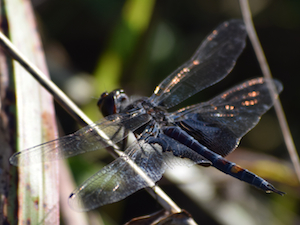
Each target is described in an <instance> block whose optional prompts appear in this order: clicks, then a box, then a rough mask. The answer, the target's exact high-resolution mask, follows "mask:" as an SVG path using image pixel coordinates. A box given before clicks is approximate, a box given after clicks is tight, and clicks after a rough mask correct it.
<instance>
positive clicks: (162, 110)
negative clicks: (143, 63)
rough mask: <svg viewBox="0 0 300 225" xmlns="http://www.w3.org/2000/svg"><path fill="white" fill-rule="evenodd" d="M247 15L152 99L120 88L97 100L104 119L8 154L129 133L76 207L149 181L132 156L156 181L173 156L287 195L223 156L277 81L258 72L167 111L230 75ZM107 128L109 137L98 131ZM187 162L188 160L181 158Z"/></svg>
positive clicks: (43, 154)
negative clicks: (124, 145) (134, 97)
mask: <svg viewBox="0 0 300 225" xmlns="http://www.w3.org/2000/svg"><path fill="white" fill-rule="evenodd" d="M245 39H246V30H245V26H244V24H243V22H242V21H240V20H231V21H228V22H224V23H223V24H221V25H219V26H218V27H217V28H216V29H215V30H214V31H213V32H212V33H211V34H210V35H209V36H207V38H206V39H205V40H204V41H203V43H202V44H201V45H200V47H199V48H198V50H197V51H196V53H195V54H194V55H193V56H192V58H191V59H190V60H188V61H187V62H186V63H185V64H183V65H182V66H181V67H179V68H178V69H177V70H175V71H174V72H173V73H172V74H170V75H169V76H168V77H167V78H166V79H165V80H163V82H162V83H161V84H159V85H158V86H157V87H156V88H155V90H154V93H153V94H152V96H151V97H149V98H146V97H141V98H139V99H137V100H134V101H130V99H129V98H128V97H127V95H126V94H125V93H124V92H123V91H122V90H116V91H113V92H111V93H110V94H108V93H104V94H102V96H101V98H100V100H99V102H98V106H99V107H100V108H101V109H102V112H103V114H104V115H105V116H106V117H105V118H103V119H101V120H99V121H98V122H96V123H94V124H91V125H88V126H86V127H84V128H82V129H80V130H78V131H77V132H75V133H74V134H70V135H68V136H65V137H62V138H59V139H56V140H53V141H50V142H47V143H44V144H41V145H38V146H35V147H32V148H29V149H26V150H24V151H21V152H18V153H16V154H14V155H13V156H12V157H11V158H10V162H11V164H13V165H19V166H24V165H31V164H32V163H35V162H37V161H38V160H40V159H41V158H42V160H43V159H44V161H51V160H57V159H61V158H68V157H71V156H75V155H78V154H81V153H85V152H89V151H94V150H99V149H102V148H105V147H107V145H108V144H106V143H107V141H108V140H109V141H111V143H119V142H122V141H123V140H124V139H125V138H127V136H128V135H129V134H133V135H134V137H135V141H133V143H130V144H129V146H128V147H127V148H126V150H125V152H124V153H125V154H126V155H125V156H124V157H119V158H118V159H116V160H114V161H113V162H112V163H110V164H109V165H107V166H105V167H104V168H103V169H101V170H100V171H99V172H97V173H96V174H94V175H93V176H92V177H90V178H89V179H88V180H86V181H85V182H84V183H83V184H82V185H80V186H79V187H78V188H77V189H76V190H75V191H74V192H73V193H72V194H71V195H70V198H69V202H70V205H71V207H73V208H75V209H77V210H83V211H85V210H90V209H93V208H96V207H99V206H102V205H106V204H109V203H113V202H117V201H119V200H122V199H124V198H125V197H127V196H129V195H130V194H132V193H134V192H136V191H137V190H139V189H142V188H145V187H147V186H149V184H148V183H147V182H145V181H144V178H142V177H141V176H140V175H139V174H138V173H136V172H135V171H134V170H133V169H132V168H131V166H130V165H129V164H128V162H127V161H128V157H130V158H131V159H132V160H133V161H134V162H135V163H136V164H137V165H138V166H139V167H140V168H141V169H142V170H143V171H144V172H145V173H146V174H147V175H148V176H149V178H151V179H152V180H153V182H157V181H158V180H159V179H160V178H161V177H162V174H163V173H164V171H165V169H166V168H168V167H170V166H172V161H173V160H176V161H181V160H182V161H190V162H191V164H192V163H193V164H199V165H202V166H213V167H215V168H217V169H218V170H220V171H222V172H224V173H226V174H229V175H231V176H233V177H235V178H238V179H240V180H242V181H245V182H247V183H249V184H252V185H254V186H255V187H257V188H259V189H262V190H264V191H266V192H275V193H277V194H280V195H283V194H284V193H283V192H281V191H279V190H277V189H275V188H274V187H273V186H272V185H271V184H270V183H268V182H267V181H266V180H264V179H262V178H260V177H258V176H257V175H255V174H253V173H251V172H250V171H248V170H246V169H243V168H241V167H240V166H238V165H236V164H234V163H232V162H229V161H228V160H226V159H224V158H223V157H225V156H226V155H228V154H229V153H231V152H232V151H233V150H234V149H235V148H236V147H237V146H238V144H239V141H240V139H241V138H242V137H243V136H244V135H245V134H246V133H247V132H248V131H249V130H251V129H252V128H253V127H254V126H255V125H256V124H257V123H258V122H259V120H260V117H261V116H262V115H263V114H264V113H265V112H266V111H267V110H268V109H269V108H270V107H271V106H272V105H273V101H274V98H276V97H277V95H276V96H272V95H271V94H270V92H269V89H268V84H274V86H275V89H276V91H277V93H280V92H281V90H282V85H281V83H280V82H279V81H277V80H272V79H270V80H268V79H264V78H256V79H252V80H248V81H246V82H244V83H242V84H240V85H237V86H235V87H233V88H231V89H230V90H228V91H226V92H224V93H222V94H220V95H218V96H217V97H215V98H213V99H211V100H209V101H207V102H202V103H199V104H196V105H192V106H188V107H186V108H182V109H180V110H178V111H175V112H171V113H170V112H167V109H169V108H171V107H173V106H176V105H177V104H178V103H180V102H182V101H183V100H185V99H187V98H189V97H190V96H192V95H194V94H195V93H197V92H199V91H201V90H203V89H204V88H207V87H209V86H211V85H213V84H215V83H217V82H219V81H220V80H222V79H223V78H224V77H226V76H227V74H228V73H229V72H230V71H231V70H232V68H233V67H234V65H235V62H236V60H237V58H238V56H239V55H240V53H241V52H242V50H243V48H244V46H245ZM97 130H102V131H103V132H104V133H105V134H106V136H107V139H106V138H103V137H100V136H99V135H98V132H97ZM181 158H183V159H189V160H183V159H181Z"/></svg>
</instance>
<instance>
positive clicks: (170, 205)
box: [0, 32, 181, 213]
mask: <svg viewBox="0 0 300 225" xmlns="http://www.w3.org/2000/svg"><path fill="white" fill-rule="evenodd" d="M0 45H1V46H2V47H3V48H4V49H5V50H6V51H7V52H8V53H9V54H10V55H11V56H12V57H13V58H14V59H15V60H16V61H18V62H19V63H20V64H21V65H22V66H23V67H24V68H25V69H26V70H27V71H28V72H29V73H30V74H31V75H32V76H33V77H34V78H35V79H36V80H37V81H38V82H39V83H40V84H41V85H42V86H43V87H44V88H45V89H46V90H47V91H49V92H50V93H51V94H52V95H53V97H54V99H55V100H56V101H57V102H58V103H59V104H60V105H61V106H62V107H63V108H64V109H65V110H66V111H67V112H68V113H69V114H70V115H71V116H72V117H73V118H74V119H75V120H76V121H78V123H80V124H81V125H82V126H86V125H88V124H91V123H93V121H91V120H90V119H89V118H88V117H87V116H86V115H85V114H84V113H83V112H82V111H81V110H80V109H79V108H78V107H77V106H76V105H75V104H74V103H73V102H72V101H71V100H70V99H69V98H68V97H67V96H66V95H65V94H64V92H63V91H61V90H60V89H59V88H58V87H57V86H56V85H55V84H54V83H53V82H52V81H51V80H50V79H48V78H47V77H46V75H45V74H43V72H42V71H41V70H39V69H38V68H37V67H36V66H35V65H34V64H32V63H31V62H29V61H28V60H27V59H26V57H25V56H24V55H23V54H22V53H21V52H19V51H18V49H16V47H15V46H14V45H13V44H12V43H11V42H10V41H9V40H8V39H7V37H6V36H5V35H4V34H3V33H1V32H0ZM97 132H98V134H99V135H100V136H101V137H103V140H108V137H107V136H106V134H105V133H104V132H102V131H101V130H99V129H97ZM108 144H109V145H110V147H111V148H110V149H109V152H110V153H111V154H112V155H113V156H114V157H119V156H122V155H123V154H124V153H123V152H121V151H118V149H119V148H118V146H117V145H115V144H114V143H112V142H111V141H108ZM127 158H128V160H127V162H128V163H129V164H130V165H131V166H132V168H133V169H134V170H135V171H136V172H137V173H138V174H140V176H141V177H143V178H144V179H145V180H146V181H147V182H148V184H149V186H150V187H151V188H152V190H153V191H152V190H151V189H150V190H151V191H148V192H149V193H150V194H151V195H152V196H153V197H154V198H155V199H156V200H157V201H158V202H159V203H160V204H161V205H162V207H164V209H165V210H167V211H171V212H172V213H179V212H181V209H180V208H179V207H178V206H177V205H176V203H175V202H173V200H172V199H171V198H170V197H169V196H168V195H167V194H165V193H164V192H163V190H161V189H160V188H159V187H158V186H156V185H155V184H154V183H153V181H152V180H151V179H150V178H149V177H148V176H147V175H146V174H145V173H144V172H143V171H142V170H141V169H140V168H139V167H138V166H137V165H136V164H135V163H134V162H133V161H132V160H130V158H129V157H127ZM146 190H149V188H148V189H146ZM157 196H158V197H157Z"/></svg>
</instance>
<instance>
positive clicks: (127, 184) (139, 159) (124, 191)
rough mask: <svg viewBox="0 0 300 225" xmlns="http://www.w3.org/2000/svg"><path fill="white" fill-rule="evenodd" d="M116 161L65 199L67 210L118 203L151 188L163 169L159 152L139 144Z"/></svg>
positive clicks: (148, 145) (142, 143)
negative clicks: (133, 166) (136, 168)
mask: <svg viewBox="0 0 300 225" xmlns="http://www.w3.org/2000/svg"><path fill="white" fill-rule="evenodd" d="M125 154H126V155H127V156H122V157H119V158H118V159H116V160H114V161H113V162H112V163H110V164H109V165H107V166H105V167H104V168H103V169H101V170H100V171H99V172H98V173H96V174H94V175H93V176H92V177H90V178H89V179H88V180H86V181H85V182H84V183H83V184H82V185H80V186H79V187H78V188H77V189H76V190H75V191H74V192H73V193H72V194H71V195H70V198H69V204H70V206H71V207H72V208H73V209H75V210H77V211H87V210H90V209H94V208H97V207H99V206H103V205H106V204H109V203H113V202H117V201H120V200H122V199H124V198H126V197H127V196H129V195H130V194H132V193H134V192H136V191H138V190H140V189H142V188H145V187H149V186H154V184H155V182H156V181H158V180H159V179H160V178H161V177H162V174H163V173H164V171H165V168H166V167H167V164H166V163H165V162H164V157H163V155H162V153H161V149H157V147H155V146H154V144H148V143H145V142H144V141H143V140H142V141H139V142H134V144H131V145H130V146H129V147H128V148H127V150H126V151H125ZM129 158H130V159H131V160H132V161H134V162H135V164H136V165H137V166H138V167H139V168H140V169H141V170H142V171H143V172H144V173H145V174H146V175H147V176H148V177H149V178H150V181H147V178H146V179H145V177H143V176H141V175H140V174H139V173H138V172H136V171H135V170H133V168H132V165H130V163H129V162H128V159H129Z"/></svg>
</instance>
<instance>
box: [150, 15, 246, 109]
mask: <svg viewBox="0 0 300 225" xmlns="http://www.w3.org/2000/svg"><path fill="white" fill-rule="evenodd" d="M245 39H246V29H245V26H244V24H243V22H242V21H241V20H230V21H228V22H224V23H223V24H221V25H219V26H218V27H217V28H216V29H215V30H214V31H213V32H212V33H211V34H210V35H209V36H207V37H206V39H205V40H204V41H203V42H202V44H201V45H200V47H199V48H198V49H197V51H196V53H195V54H194V55H193V56H192V58H191V59H190V60H189V61H187V62H186V63H185V64H183V65H182V66H181V67H179V68H178V69H177V70H175V71H174V72H173V73H172V74H170V75H169V76H168V77H167V78H166V79H165V80H164V81H163V82H162V83H161V84H159V85H158V86H157V87H156V89H155V91H154V94H153V95H152V96H151V97H150V99H151V101H152V102H153V103H154V104H155V105H160V106H164V107H166V108H171V107H173V106H175V105H177V104H178V103H180V102H181V101H183V100H185V99H187V98H189V97H190V96H192V95H194V94H196V93H197V92H199V91H201V90H203V89H204V88H206V87H209V86H211V85H213V84H215V83H217V82H219V81H220V80H222V79H223V78H224V77H225V76H227V74H228V73H229V72H230V71H231V70H232V68H233V67H234V65H235V62H236V60H237V58H238V56H239V55H240V54H241V52H242V50H243V49H244V47H245Z"/></svg>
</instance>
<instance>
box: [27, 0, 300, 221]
mask: <svg viewBox="0 0 300 225" xmlns="http://www.w3.org/2000/svg"><path fill="white" fill-rule="evenodd" d="M31 1H32V4H33V7H34V10H35V14H36V17H37V21H38V25H39V31H40V32H41V35H42V40H43V45H44V50H45V53H46V58H47V63H48V68H49V71H50V74H51V78H52V80H53V81H54V82H55V83H56V84H57V85H58V86H59V87H60V88H62V89H63V90H64V91H65V92H66V93H67V95H69V96H70V97H71V98H72V99H73V100H74V101H75V102H76V103H77V104H78V105H79V106H80V107H81V108H82V109H83V110H84V111H85V112H86V113H87V114H88V116H90V117H91V118H92V119H93V120H94V121H96V120H98V119H100V118H101V115H100V113H99V112H98V109H97V107H96V103H97V100H98V97H99V96H100V94H101V93H102V92H104V91H108V92H109V91H112V90H113V89H116V88H123V89H124V90H125V91H126V92H127V94H129V95H142V96H150V95H151V93H152V92H153V90H154V88H155V87H156V85H157V84H159V83H160V82H161V81H162V80H163V79H164V78H165V77H166V76H167V75H169V74H170V73H171V72H172V71H173V70H175V69H176V68H177V67H178V66H180V65H181V64H182V63H184V62H185V61H186V60H187V59H189V57H190V56H191V55H192V54H193V53H194V51H195V50H196V48H197V47H198V46H199V45H200V43H201V41H202V40H203V39H204V38H205V37H206V35H208V34H209V33H210V32H211V31H212V30H213V29H214V28H215V27H216V26H217V25H218V24H220V23H222V22H223V21H225V20H229V19H232V18H242V17H241V13H240V9H239V4H238V1H234V0H228V1H222V0H211V1H203V0H197V1H195V0H190V1H177V2H175V1H171V0H166V1H154V0H145V1H137V0H127V1H121V0H110V1H108V0H85V1H83V0H31ZM250 5H251V10H252V15H253V19H254V24H255V26H256V29H257V33H258V36H259V38H260V41H261V44H262V47H263V49H264V51H265V54H266V57H267V60H268V62H269V64H270V68H271V71H272V73H273V76H274V78H276V79H278V80H280V81H281V82H282V83H283V85H284V90H283V92H282V93H281V95H280V98H281V100H282V105H283V108H284V110H285V113H286V116H287V120H288V122H289V125H290V129H291V132H292V135H293V137H294V139H295V144H296V147H298V148H299V146H300V139H299V135H300V134H299V127H300V120H299V119H298V117H299V115H298V114H299V110H300V107H299V102H300V92H299V82H300V76H299V77H298V74H299V59H300V51H299V50H300V2H299V1H297V0H288V1H283V0H276V1H275V0H251V4H250ZM258 76H262V73H261V71H260V68H259V66H258V63H257V60H256V57H255V54H254V52H253V49H252V46H251V44H250V42H249V40H247V47H246V49H245V50H244V52H243V53H242V55H241V56H240V58H239V59H238V61H237V64H236V66H235V68H234V70H233V71H232V72H231V73H230V74H229V75H228V77H226V79H224V80H223V81H221V82H220V83H218V84H216V85H214V86H213V87H211V88H208V90H204V91H202V92H201V93H199V94H197V95H195V96H193V97H192V98H190V99H188V100H187V101H185V102H184V103H183V104H181V105H180V106H186V105H189V104H194V103H198V102H201V101H206V100H209V99H210V98H212V97H214V96H215V95H217V94H219V93H221V92H223V91H224V90H226V89H228V88H230V87H231V86H233V85H235V84H238V83H240V82H242V81H244V80H247V79H250V78H254V77H258ZM180 106H179V107H180ZM56 110H57V116H58V120H59V122H60V124H61V128H62V131H63V132H62V134H64V133H66V134H68V133H71V132H74V131H75V130H77V129H78V126H77V124H76V122H75V121H74V120H73V119H72V118H71V117H70V116H69V115H68V114H66V113H65V112H64V111H63V110H62V109H61V108H60V107H59V106H57V107H56ZM228 159H229V160H231V161H234V162H236V163H237V164H239V165H241V166H242V167H244V168H247V169H249V170H251V171H253V172H254V173H256V174H258V175H259V176H261V177H264V178H265V179H267V180H268V181H270V182H271V183H273V184H274V185H275V186H276V187H277V188H278V189H280V190H282V191H284V192H287V195H285V196H284V197H281V196H277V195H275V194H270V195H266V194H265V193H263V192H261V191H259V190H256V189H255V188H253V187H251V186H249V185H247V184H244V183H242V182H240V181H238V180H236V179H234V178H231V177H229V176H227V175H225V174H222V173H221V172H219V171H217V170H215V169H214V168H199V166H194V167H192V168H190V169H187V170H186V168H182V167H180V169H176V170H174V171H176V174H177V177H176V176H174V175H172V173H171V172H170V173H168V178H163V179H162V180H161V181H160V182H159V184H160V186H161V188H162V189H163V190H165V191H166V192H167V194H168V195H169V196H170V197H172V198H173V199H174V201H175V202H176V203H177V204H178V205H179V206H180V207H182V208H184V209H186V210H187V211H188V212H190V213H191V214H192V216H193V218H194V219H195V221H196V222H198V223H199V224H249V225H250V224H300V217H299V209H300V204H299V203H300V202H299V197H300V196H299V195H300V192H299V183H298V182H297V179H296V176H295V174H294V170H293V168H292V166H291V163H290V159H289V155H288V153H287V150H286V147H285V144H284V142H283V139H282V134H281V131H280V128H279V126H278V122H277V119H276V116H275V114H274V110H273V109H272V110H270V112H268V113H267V114H266V115H265V116H263V118H262V120H261V122H260V123H259V125H258V126H257V127H255V129H253V130H252V131H251V132H249V134H247V135H246V136H245V137H244V138H243V140H242V142H241V144H240V147H239V149H237V150H236V151H235V152H234V153H232V154H231V155H230V156H229V157H228ZM110 161H112V158H111V157H110V156H109V155H108V154H107V153H106V152H105V151H101V152H93V153H90V154H86V155H82V156H80V157H77V158H76V157H75V158H74V159H71V160H70V161H69V162H70V165H71V168H72V171H73V173H74V176H75V180H76V181H77V182H78V184H79V183H81V182H82V181H83V180H85V179H86V178H88V177H89V176H91V175H92V174H93V173H94V172H96V171H98V170H99V169H100V168H101V167H102V166H104V165H106V164H107V163H109V162H110ZM173 174H174V173H173ZM187 174H189V175H191V177H190V178H189V180H186V181H185V182H181V181H180V179H181V178H182V179H183V178H186V176H187ZM180 176H181V177H180ZM176 183H179V184H176ZM189 183H190V184H191V185H192V186H188V185H186V184H189ZM195 184H197V185H195ZM193 185H194V186H193ZM198 195H199V196H198ZM67 197H68V196H66V198H67ZM160 209H161V207H160V205H158V203H156V201H155V200H154V199H152V198H151V197H150V196H149V195H148V194H147V193H146V192H145V191H144V190H142V191H139V192H137V193H135V194H133V195H132V196H130V197H128V198H127V199H125V200H123V201H121V202H118V203H114V204H111V205H108V206H104V207H101V208H100V209H97V210H96V211H95V213H98V212H99V213H100V215H101V216H102V220H103V221H104V223H105V224H122V223H124V222H126V221H128V220H130V219H131V218H134V217H137V216H142V215H146V214H150V213H153V212H155V211H158V210H160Z"/></svg>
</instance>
